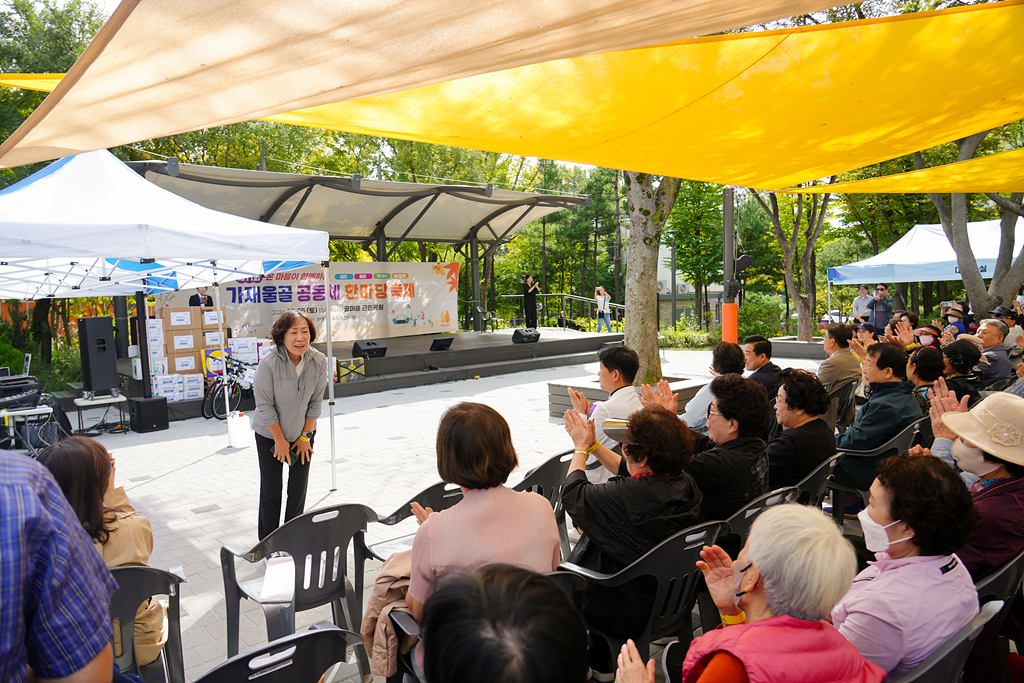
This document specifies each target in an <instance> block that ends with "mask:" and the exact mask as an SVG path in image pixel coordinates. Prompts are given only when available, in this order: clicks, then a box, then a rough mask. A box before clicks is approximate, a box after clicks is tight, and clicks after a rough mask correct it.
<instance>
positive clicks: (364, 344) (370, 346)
mask: <svg viewBox="0 0 1024 683" xmlns="http://www.w3.org/2000/svg"><path fill="white" fill-rule="evenodd" d="M387 352H388V345H387V344H385V343H384V342H382V341H371V340H367V341H357V342H356V343H355V344H353V345H352V356H353V357H354V358H359V357H360V356H361V357H363V358H383V357H384V354H386V353H387Z"/></svg>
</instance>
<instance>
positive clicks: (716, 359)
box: [711, 341, 746, 375]
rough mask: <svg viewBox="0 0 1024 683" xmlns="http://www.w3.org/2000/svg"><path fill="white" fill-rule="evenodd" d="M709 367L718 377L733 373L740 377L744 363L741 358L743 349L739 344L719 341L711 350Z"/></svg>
mask: <svg viewBox="0 0 1024 683" xmlns="http://www.w3.org/2000/svg"><path fill="white" fill-rule="evenodd" d="M711 365H712V367H714V368H715V372H717V373H718V374H719V375H727V374H729V373H733V374H736V375H742V374H743V369H744V367H745V366H746V362H745V361H744V358H743V348H742V347H740V345H739V344H733V343H732V342H727V341H720V342H718V343H717V344H715V348H713V349H711Z"/></svg>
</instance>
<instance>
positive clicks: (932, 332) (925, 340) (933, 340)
mask: <svg viewBox="0 0 1024 683" xmlns="http://www.w3.org/2000/svg"><path fill="white" fill-rule="evenodd" d="M914 336H915V337H917V343H918V345H919V346H930V347H931V348H933V349H940V348H942V345H941V344H940V343H939V339H940V338H941V337H942V329H941V328H938V327H935V326H934V325H925V326H924V327H919V328H917V329H916V330H914Z"/></svg>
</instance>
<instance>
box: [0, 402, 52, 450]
mask: <svg viewBox="0 0 1024 683" xmlns="http://www.w3.org/2000/svg"><path fill="white" fill-rule="evenodd" d="M52 414H53V408H51V407H50V406H36V407H35V408H11V409H8V410H0V419H2V420H3V421H4V424H6V425H9V426H10V427H11V437H12V438H13V440H14V441H13V443H15V444H17V442H18V441H19V440H20V441H21V443H22V446H24V448H25V450H27V451H28V452H29V453H31V454H32V457H35V455H36V453H37V452H38V451H37V450H36V447H35V446H33V445H32V439H31V437H30V435H29V433H28V424H29V419H30V418H35V419H36V422H37V423H38V422H39V418H40V417H43V416H44V415H45V416H46V417H47V419H49V417H50V415H52ZM18 420H22V421H23V422H24V423H25V436H24V437H22V436H21V432H19V431H18ZM45 421H46V420H43V422H45Z"/></svg>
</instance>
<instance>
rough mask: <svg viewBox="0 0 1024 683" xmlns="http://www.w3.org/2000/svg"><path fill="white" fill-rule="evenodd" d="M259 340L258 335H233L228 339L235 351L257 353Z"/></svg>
mask: <svg viewBox="0 0 1024 683" xmlns="http://www.w3.org/2000/svg"><path fill="white" fill-rule="evenodd" d="M258 341H259V339H257V338H256V337H232V338H231V339H229V340H228V346H230V347H231V350H232V351H233V352H235V353H256V344H257V342H258Z"/></svg>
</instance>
